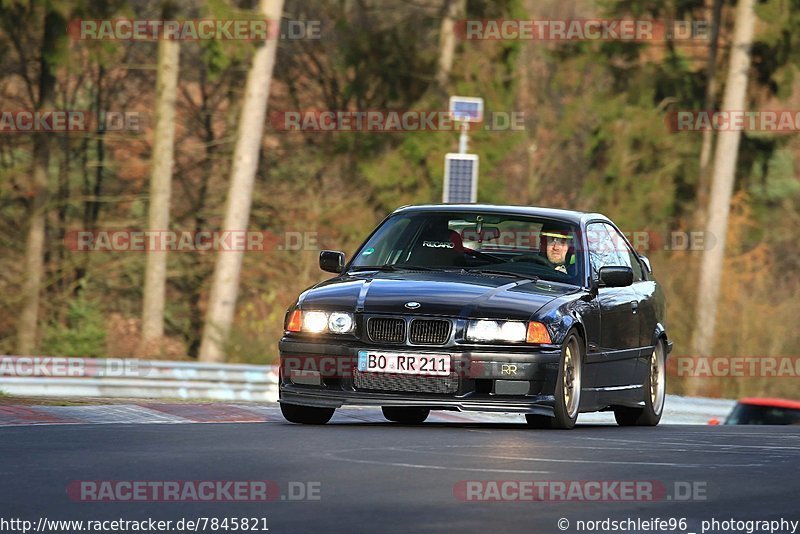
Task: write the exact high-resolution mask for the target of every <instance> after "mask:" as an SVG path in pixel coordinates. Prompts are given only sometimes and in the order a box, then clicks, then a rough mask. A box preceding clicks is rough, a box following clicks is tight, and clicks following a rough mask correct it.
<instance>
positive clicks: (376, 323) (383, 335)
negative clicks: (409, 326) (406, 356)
mask: <svg viewBox="0 0 800 534" xmlns="http://www.w3.org/2000/svg"><path fill="white" fill-rule="evenodd" d="M367 335H369V338H370V340H372V341H374V342H375V343H402V342H404V341H405V340H406V322H405V321H404V320H403V319H391V318H388V317H371V318H370V319H369V320H368V321H367Z"/></svg>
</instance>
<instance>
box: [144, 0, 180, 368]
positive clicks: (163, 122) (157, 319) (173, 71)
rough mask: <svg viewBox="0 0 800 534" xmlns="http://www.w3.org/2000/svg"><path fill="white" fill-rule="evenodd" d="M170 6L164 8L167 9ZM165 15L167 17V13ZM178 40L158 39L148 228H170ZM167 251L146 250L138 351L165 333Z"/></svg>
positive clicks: (151, 347) (154, 347) (153, 347)
mask: <svg viewBox="0 0 800 534" xmlns="http://www.w3.org/2000/svg"><path fill="white" fill-rule="evenodd" d="M167 11H168V7H165V8H164V12H165V13H166V12H167ZM164 18H168V16H165V17H164ZM179 63H180V45H179V44H178V41H174V40H171V39H161V40H160V41H159V43H158V65H157V76H156V120H155V135H154V139H153V163H152V167H151V170H150V211H149V217H148V224H147V226H148V229H149V230H151V231H166V230H169V205H170V196H171V190H172V167H173V162H174V145H175V99H176V97H177V88H178V71H179V69H180V66H179ZM167 254H168V253H167V251H166V250H151V251H149V253H148V254H147V264H146V267H145V276H144V303H143V307H142V339H141V342H140V345H139V351H138V352H139V354H140V355H142V356H147V355H150V354H151V353H155V352H158V350H159V344H160V343H159V340H160V339H161V338H162V337H163V336H164V299H165V291H166V283H167Z"/></svg>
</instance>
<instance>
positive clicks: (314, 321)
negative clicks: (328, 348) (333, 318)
mask: <svg viewBox="0 0 800 534" xmlns="http://www.w3.org/2000/svg"><path fill="white" fill-rule="evenodd" d="M326 328H328V314H327V313H325V312H319V311H310V312H304V313H303V330H304V331H306V332H311V333H312V334H319V333H320V332H324V331H325V329H326Z"/></svg>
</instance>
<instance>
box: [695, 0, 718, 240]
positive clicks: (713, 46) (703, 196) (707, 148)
mask: <svg viewBox="0 0 800 534" xmlns="http://www.w3.org/2000/svg"><path fill="white" fill-rule="evenodd" d="M709 1H710V2H711V4H712V6H711V10H712V14H711V42H710V43H709V48H708V60H707V63H706V80H707V83H706V94H705V99H704V100H703V104H704V105H703V109H704V110H706V111H710V110H711V108H712V107H714V99H715V98H716V97H717V78H716V74H717V52H718V50H719V27H720V24H721V22H722V0H709ZM713 144H714V130H712V129H711V128H708V129H707V130H705V131H703V144H702V145H701V148H700V174H699V177H698V183H697V205H698V209H697V216H696V218H695V222H696V224H697V225H698V227H699V226H702V225H704V224H705V222H706V207H707V206H706V204H707V202H708V164H709V163H710V162H711V147H712V145H713Z"/></svg>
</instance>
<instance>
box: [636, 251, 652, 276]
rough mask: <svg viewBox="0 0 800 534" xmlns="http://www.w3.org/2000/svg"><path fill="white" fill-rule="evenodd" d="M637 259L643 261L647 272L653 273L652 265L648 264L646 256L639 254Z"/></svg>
mask: <svg viewBox="0 0 800 534" xmlns="http://www.w3.org/2000/svg"><path fill="white" fill-rule="evenodd" d="M639 259H641V260H642V263H644V266H645V268H647V272H648V273H650V274H653V266H652V265H650V260H648V259H647V256H642V255H641V254H640V255H639Z"/></svg>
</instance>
